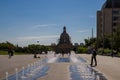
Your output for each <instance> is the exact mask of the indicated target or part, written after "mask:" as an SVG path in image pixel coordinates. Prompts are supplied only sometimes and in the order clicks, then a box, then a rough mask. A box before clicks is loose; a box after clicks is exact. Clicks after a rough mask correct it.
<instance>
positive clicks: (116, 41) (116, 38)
mask: <svg viewBox="0 0 120 80" xmlns="http://www.w3.org/2000/svg"><path fill="white" fill-rule="evenodd" d="M113 47H114V49H115V50H117V51H119V49H120V29H117V30H116V32H114V34H113Z"/></svg>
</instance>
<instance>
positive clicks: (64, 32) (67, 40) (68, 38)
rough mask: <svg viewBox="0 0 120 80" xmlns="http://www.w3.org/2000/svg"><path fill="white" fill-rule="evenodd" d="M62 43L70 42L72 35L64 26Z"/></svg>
mask: <svg viewBox="0 0 120 80" xmlns="http://www.w3.org/2000/svg"><path fill="white" fill-rule="evenodd" d="M60 43H70V37H69V35H68V33H67V32H66V27H65V26H64V27H63V33H62V34H61V35H60V41H59V44H60Z"/></svg>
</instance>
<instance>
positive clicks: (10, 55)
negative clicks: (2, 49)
mask: <svg viewBox="0 0 120 80" xmlns="http://www.w3.org/2000/svg"><path fill="white" fill-rule="evenodd" d="M8 55H9V58H11V57H12V56H13V50H8Z"/></svg>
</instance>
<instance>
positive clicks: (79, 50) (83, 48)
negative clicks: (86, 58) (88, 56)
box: [77, 47, 87, 53]
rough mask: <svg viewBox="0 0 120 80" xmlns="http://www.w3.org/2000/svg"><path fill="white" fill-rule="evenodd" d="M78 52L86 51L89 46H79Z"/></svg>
mask: <svg viewBox="0 0 120 80" xmlns="http://www.w3.org/2000/svg"><path fill="white" fill-rule="evenodd" d="M77 52H78V53H86V52H87V48H86V47H78V49H77Z"/></svg>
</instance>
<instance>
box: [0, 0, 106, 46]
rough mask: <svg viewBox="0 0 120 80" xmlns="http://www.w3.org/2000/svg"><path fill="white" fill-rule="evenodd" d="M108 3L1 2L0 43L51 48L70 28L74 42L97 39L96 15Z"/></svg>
mask: <svg viewBox="0 0 120 80" xmlns="http://www.w3.org/2000/svg"><path fill="white" fill-rule="evenodd" d="M104 2H105V0H0V43H2V42H5V41H9V42H11V43H13V44H15V45H17V44H18V45H19V46H27V45H28V44H41V45H51V43H56V44H57V43H58V39H59V38H60V34H61V33H62V32H63V27H64V26H66V29H67V33H68V34H69V36H70V37H71V42H72V43H73V44H74V43H84V39H87V38H88V37H89V38H90V37H91V36H92V28H93V31H94V37H96V12H97V10H101V7H102V5H103V3H104Z"/></svg>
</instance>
